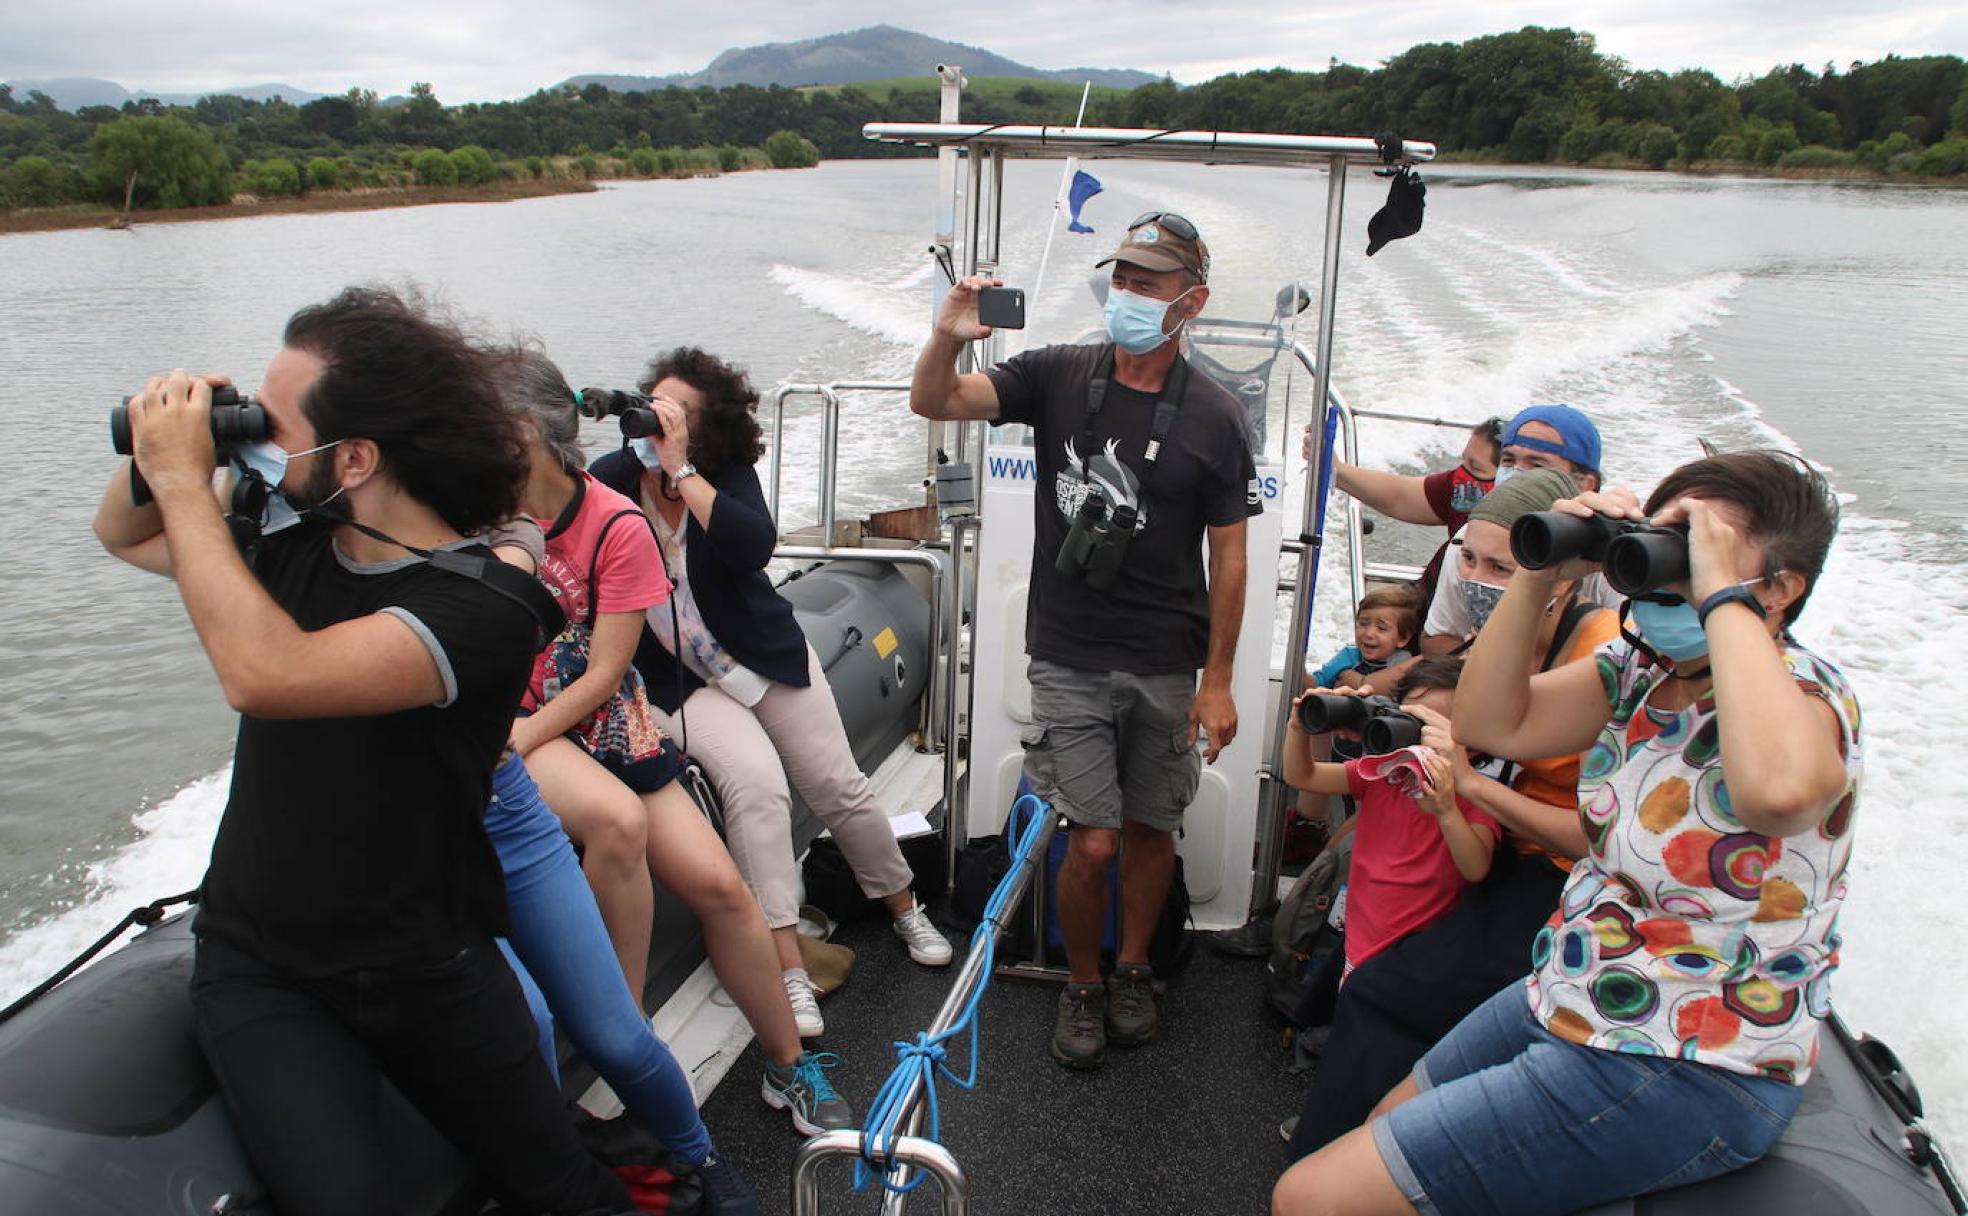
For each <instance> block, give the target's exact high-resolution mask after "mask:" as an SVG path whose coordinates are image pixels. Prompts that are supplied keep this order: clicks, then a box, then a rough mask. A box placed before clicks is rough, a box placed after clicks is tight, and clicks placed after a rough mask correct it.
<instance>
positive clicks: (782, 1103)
mask: <svg viewBox="0 0 1968 1216" xmlns="http://www.w3.org/2000/svg"><path fill="white" fill-rule="evenodd" d="M838 1067H840V1057H839V1056H837V1055H835V1054H834V1053H833V1052H831V1051H806V1052H801V1053H800V1058H799V1059H797V1060H795V1061H793V1062H792V1063H791V1064H789V1065H786V1066H783V1067H782V1066H780V1065H778V1064H774V1063H773V1062H772V1061H770V1060H767V1061H766V1062H765V1084H764V1086H763V1088H761V1089H760V1091H759V1096H760V1097H761V1098H764V1099H765V1104H766V1105H767V1106H770V1107H771V1108H772V1109H774V1110H783V1111H788V1112H790V1113H791V1114H792V1116H793V1126H794V1127H796V1128H798V1129H799V1131H800V1134H801V1135H805V1136H817V1135H819V1134H820V1133H821V1132H832V1131H840V1130H841V1129H843V1128H851V1127H855V1126H857V1124H856V1123H855V1120H854V1108H853V1107H851V1106H849V1105H848V1104H847V1099H846V1098H843V1097H841V1096H840V1095H839V1094H837V1093H835V1092H834V1087H833V1085H832V1084H831V1083H829V1082H828V1080H827V1070H828V1069H830V1068H838Z"/></svg>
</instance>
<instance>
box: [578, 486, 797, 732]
mask: <svg viewBox="0 0 1968 1216" xmlns="http://www.w3.org/2000/svg"><path fill="white" fill-rule="evenodd" d="M588 472H589V473H591V474H593V475H594V479H595V480H596V481H598V482H600V483H601V484H603V485H605V486H607V487H608V488H609V489H611V490H615V491H617V492H618V493H621V494H626V495H627V496H628V497H629V499H630V501H632V502H638V503H639V502H641V501H642V485H641V481H642V462H641V461H640V460H638V459H636V455H635V453H634V452H631V451H629V450H628V449H626V448H624V449H622V450H620V451H616V452H610V453H609V454H608V455H606V456H603V457H602V458H600V459H599V460H597V461H595V462H594V463H593V464H592V465H590V466H588ZM704 476H705V478H706V480H708V481H709V482H710V483H711V485H712V486H714V487H716V489H717V492H718V494H717V501H716V502H714V503H712V504H711V526H710V527H709V528H708V529H707V528H705V527H704V526H703V525H701V524H699V523H698V522H697V516H696V515H695V514H694V513H692V512H689V511H686V512H684V516H683V519H684V549H683V561H684V567H685V572H686V573H687V574H688V575H689V581H690V593H691V595H693V596H695V597H696V599H697V609H698V611H699V612H701V613H703V616H704V623H705V624H706V625H708V626H710V630H711V635H712V636H713V637H715V638H717V640H718V644H719V645H721V646H723V647H724V648H725V649H726V650H727V651H729V652H730V653H731V657H732V658H734V659H737V660H738V661H739V662H740V663H743V664H744V665H745V666H747V667H749V668H751V669H752V670H753V671H756V672H757V673H759V674H760V675H762V676H764V677H765V678H766V679H768V680H776V681H778V682H779V683H781V684H791V685H792V686H794V687H795V688H805V687H806V685H807V676H806V670H807V669H806V635H805V634H804V633H801V632H800V627H799V622H798V621H796V620H795V619H793V606H792V605H791V604H788V603H787V602H786V601H785V600H783V599H781V598H780V597H779V593H778V592H777V591H775V590H773V588H772V580H771V579H769V578H767V577H766V575H765V564H766V563H767V562H769V561H771V560H772V550H773V548H774V547H775V546H776V545H777V544H778V543H779V528H778V525H776V524H774V523H773V522H772V513H771V512H770V511H769V510H767V509H766V505H765V491H764V490H763V489H761V488H760V487H759V479H758V472H757V470H755V469H754V468H753V467H752V466H751V465H748V464H734V465H730V466H728V467H726V468H723V469H720V470H718V471H717V472H715V473H708V474H705V475H704ZM657 615H658V616H661V615H662V614H661V612H660V611H659V612H658V613H657ZM635 665H636V669H637V670H638V671H640V672H642V678H643V682H644V683H646V684H647V685H648V686H649V699H650V700H651V701H653V702H655V703H656V704H657V705H659V706H661V707H662V708H663V711H664V712H665V713H675V712H676V711H677V706H678V704H679V703H680V702H679V700H678V695H677V694H678V683H677V676H678V672H679V669H681V672H682V677H683V682H682V686H681V687H682V694H683V697H685V698H688V697H689V696H690V694H691V693H693V692H695V691H697V690H698V689H700V688H702V687H703V686H704V681H702V680H700V679H698V678H697V675H696V673H695V672H693V671H691V670H690V668H689V667H688V666H686V665H684V664H680V663H678V662H677V661H676V659H675V658H674V657H672V656H671V654H670V652H669V649H668V648H667V647H665V646H664V645H663V644H662V643H661V642H659V641H657V640H656V635H655V634H654V633H653V632H651V630H650V626H649V623H648V622H647V621H645V622H643V626H642V639H641V640H640V641H639V642H637V643H636V654H635Z"/></svg>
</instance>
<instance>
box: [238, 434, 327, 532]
mask: <svg viewBox="0 0 1968 1216" xmlns="http://www.w3.org/2000/svg"><path fill="white" fill-rule="evenodd" d="M339 443H341V440H339V439H336V440H333V441H331V442H328V443H318V444H316V445H315V446H313V447H311V448H307V449H305V450H303V451H299V452H290V451H288V450H287V449H286V448H283V447H281V446H280V445H279V444H277V443H275V442H273V441H272V440H270V439H262V440H260V441H259V442H258V443H242V444H240V445H239V446H238V447H236V448H234V449H233V451H234V453H235V454H236V455H237V456H238V458H239V463H240V464H241V465H243V466H245V467H246V468H247V469H249V470H250V471H252V472H253V473H254V474H255V475H257V476H258V477H259V478H260V480H261V481H264V482H265V483H266V487H267V497H266V506H265V507H264V508H263V509H262V510H261V512H260V521H259V522H260V535H261V536H271V535H273V534H274V533H275V532H279V531H281V530H282V529H284V528H291V527H293V526H294V525H295V524H297V523H300V522H301V516H303V515H305V514H307V511H318V510H320V509H321V508H322V507H325V506H327V505H328V504H329V503H331V502H334V501H335V500H336V499H337V498H340V497H341V496H342V491H343V490H345V489H347V488H348V487H346V486H337V487H336V488H335V492H334V493H333V494H330V495H329V496H328V497H326V498H324V499H322V500H321V501H320V502H318V503H316V504H314V505H313V506H311V507H309V508H308V509H307V511H303V510H301V509H300V508H298V507H296V506H295V505H294V504H293V503H291V502H289V501H288V499H287V495H286V494H285V493H283V492H282V491H281V489H280V482H281V479H282V478H284V477H286V476H287V463H288V462H289V461H291V460H293V459H294V458H295V457H296V456H306V455H308V454H309V453H311V452H325V451H327V450H328V449H329V448H332V447H334V446H335V445H336V444H339Z"/></svg>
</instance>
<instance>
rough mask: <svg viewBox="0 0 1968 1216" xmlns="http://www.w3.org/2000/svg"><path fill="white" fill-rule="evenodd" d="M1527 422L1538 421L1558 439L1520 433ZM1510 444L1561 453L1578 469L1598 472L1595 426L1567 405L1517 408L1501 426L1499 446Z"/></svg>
mask: <svg viewBox="0 0 1968 1216" xmlns="http://www.w3.org/2000/svg"><path fill="white" fill-rule="evenodd" d="M1530 422H1542V423H1544V424H1545V425H1546V426H1548V427H1550V428H1551V429H1552V430H1554V431H1557V432H1558V442H1557V443H1553V442H1552V441H1551V440H1549V439H1541V438H1539V437H1537V436H1535V435H1524V434H1520V433H1519V432H1521V431H1522V430H1523V429H1524V425H1525V424H1526V423H1530ZM1511 444H1516V445H1517V446H1518V447H1525V448H1530V449H1531V450H1532V451H1534V452H1549V453H1551V454H1552V455H1553V456H1563V457H1564V458H1565V459H1566V460H1569V461H1571V462H1572V463H1573V464H1574V465H1577V466H1578V467H1579V468H1581V469H1591V470H1592V471H1593V472H1595V473H1596V472H1598V471H1599V428H1598V427H1596V426H1593V425H1592V419H1590V418H1587V417H1586V416H1585V415H1584V414H1581V413H1580V412H1579V411H1577V410H1575V409H1573V408H1572V407H1571V406H1569V405H1533V406H1529V407H1527V408H1525V409H1523V410H1519V411H1518V413H1517V416H1516V417H1515V418H1512V419H1511V420H1510V425H1509V426H1507V427H1505V428H1504V429H1503V446H1505V447H1509V446H1510V445H1511Z"/></svg>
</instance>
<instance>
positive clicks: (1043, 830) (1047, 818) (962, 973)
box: [809, 808, 1059, 1202]
mask: <svg viewBox="0 0 1968 1216" xmlns="http://www.w3.org/2000/svg"><path fill="white" fill-rule="evenodd" d="M1058 826H1059V816H1058V815H1057V814H1055V813H1053V811H1052V810H1051V809H1050V808H1047V809H1045V810H1044V811H1043V812H1042V813H1041V816H1040V821H1039V832H1038V838H1037V839H1036V840H1034V841H1033V843H1032V848H1031V851H1030V853H1028V854H1027V855H1026V857H1025V858H1024V859H1023V861H1021V862H1020V864H1019V865H1018V868H1017V869H1015V870H1013V871H1012V872H1011V874H1010V879H1011V890H1010V892H1009V894H1007V895H1006V897H1005V904H1004V915H1005V917H1006V918H1009V917H1011V916H1012V915H1014V914H1016V913H1017V911H1018V906H1019V901H1021V900H1023V899H1024V898H1025V892H1026V890H1027V889H1028V888H1029V887H1030V886H1031V885H1032V875H1033V874H1034V873H1035V872H1036V871H1037V870H1038V868H1039V867H1040V866H1043V865H1044V864H1045V861H1044V858H1045V855H1046V846H1047V845H1048V844H1050V843H1051V842H1052V834H1053V832H1054V831H1056V830H1057V829H1058ZM1004 932H1005V927H1004V925H1003V924H1002V923H992V924H991V942H992V944H993V945H994V946H995V945H996V944H997V943H998V942H999V941H1000V940H1001V939H1002V938H1003V937H1004ZM993 953H994V954H995V951H993ZM984 954H985V952H984V951H982V950H979V949H977V948H976V947H974V946H973V947H972V948H971V951H970V953H969V954H967V955H965V956H964V961H963V966H962V967H961V968H960V969H959V970H958V972H957V978H956V981H955V982H954V983H953V984H951V986H950V994H949V995H948V996H946V997H944V998H943V1005H942V1007H941V1008H939V1009H938V1010H937V1011H936V1017H935V1018H934V1019H933V1020H932V1021H931V1022H930V1024H929V1031H928V1033H929V1034H930V1035H932V1036H934V1035H939V1034H942V1033H943V1032H944V1031H946V1030H948V1029H949V1028H950V1027H951V1025H952V1024H954V1023H955V1022H956V1020H957V1016H958V1014H960V1013H961V1012H962V1011H963V1007H964V1006H965V1005H967V1004H969V1003H970V998H971V996H972V995H973V994H974V993H975V992H976V991H977V989H978V987H979V986H980V985H981V984H983V983H984V982H985V981H986V980H988V979H989V978H990V977H989V976H988V975H987V974H986V973H985V971H984ZM922 1101H923V1079H922V1074H920V1073H917V1074H915V1075H914V1076H912V1077H910V1078H909V1087H908V1089H906V1090H904V1091H903V1093H902V1100H901V1101H900V1102H898V1103H896V1105H895V1107H894V1112H895V1113H894V1114H893V1115H891V1116H890V1118H889V1122H888V1125H887V1126H886V1127H880V1128H876V1129H875V1131H876V1135H877V1136H878V1137H879V1136H882V1135H893V1134H894V1132H895V1129H896V1126H897V1125H899V1124H903V1123H908V1124H909V1125H910V1126H915V1125H916V1121H917V1120H918V1118H919V1116H920V1114H921V1107H922ZM809 1143H811V1142H810V1141H809ZM853 1146H854V1147H853V1148H852V1149H851V1150H850V1151H852V1152H856V1153H858V1152H859V1151H860V1147H861V1146H860V1140H859V1138H858V1137H857V1138H856V1139H855V1140H854V1141H853ZM898 1160H899V1158H898ZM912 1164H917V1163H912ZM894 1176H895V1177H897V1178H898V1179H901V1180H903V1181H906V1175H905V1174H904V1173H903V1171H901V1170H900V1169H898V1170H897V1172H896V1175H894ZM946 1195H947V1192H946ZM946 1202H947V1199H946Z"/></svg>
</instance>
